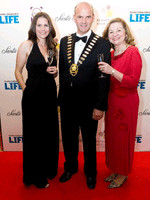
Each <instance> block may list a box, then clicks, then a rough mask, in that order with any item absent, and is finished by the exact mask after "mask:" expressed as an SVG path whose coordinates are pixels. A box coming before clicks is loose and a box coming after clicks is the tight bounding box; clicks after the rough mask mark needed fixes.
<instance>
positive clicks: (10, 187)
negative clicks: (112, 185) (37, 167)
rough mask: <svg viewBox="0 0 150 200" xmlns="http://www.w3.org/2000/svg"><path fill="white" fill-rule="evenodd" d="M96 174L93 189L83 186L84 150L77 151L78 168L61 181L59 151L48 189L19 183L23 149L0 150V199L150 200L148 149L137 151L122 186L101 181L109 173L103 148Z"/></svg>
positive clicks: (61, 171)
mask: <svg viewBox="0 0 150 200" xmlns="http://www.w3.org/2000/svg"><path fill="white" fill-rule="evenodd" d="M97 160H98V163H97V164H98V175H97V185H96V188H95V189H94V190H90V189H88V188H87V186H86V179H85V175H84V173H83V153H82V152H81V153H80V154H79V172H78V173H77V174H75V175H74V176H73V177H72V179H71V180H70V181H68V182H67V183H60V182H59V177H60V175H61V174H62V173H63V161H64V157H63V153H62V152H61V153H60V161H59V171H58V176H57V177H56V178H55V179H53V180H51V181H49V183H50V187H49V188H48V189H37V188H35V187H34V186H31V187H30V188H28V189H27V188H25V187H24V185H23V183H22V152H0V200H41V199H42V200H49V199H50V200H81V199H82V200H98V199H102V200H137V199H142V200H150V152H136V153H135V159H134V168H133V171H132V174H131V175H130V176H129V178H128V180H127V181H126V182H125V184H124V186H123V187H121V188H117V189H108V188H107V186H108V184H109V183H106V182H104V181H103V179H104V178H105V177H107V176H108V175H109V174H110V171H109V170H108V169H107V167H106V166H105V155H104V153H103V152H100V153H98V154H97Z"/></svg>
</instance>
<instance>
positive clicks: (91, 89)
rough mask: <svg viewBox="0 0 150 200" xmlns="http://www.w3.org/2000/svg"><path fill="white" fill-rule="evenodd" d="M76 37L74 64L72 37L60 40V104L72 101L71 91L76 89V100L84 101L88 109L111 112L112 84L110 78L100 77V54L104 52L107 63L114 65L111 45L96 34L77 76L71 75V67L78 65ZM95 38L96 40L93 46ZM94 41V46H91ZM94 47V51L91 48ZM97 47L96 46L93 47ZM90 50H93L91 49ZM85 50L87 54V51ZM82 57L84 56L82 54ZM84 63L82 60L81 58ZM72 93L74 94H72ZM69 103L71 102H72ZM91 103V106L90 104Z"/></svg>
mask: <svg viewBox="0 0 150 200" xmlns="http://www.w3.org/2000/svg"><path fill="white" fill-rule="evenodd" d="M75 36H76V34H75V33H74V34H72V35H71V37H72V46H71V53H72V58H71V62H70V63H69V62H68V57H69V56H68V53H67V51H68V36H65V37H63V38H62V39H61V41H60V52H59V84H60V87H59V97H58V101H59V104H60V105H61V104H63V103H65V102H66V101H67V100H68V99H69V98H70V94H71V93H70V91H71V90H73V93H72V94H74V97H73V98H75V99H76V100H78V99H80V101H77V102H79V103H80V102H82V103H83V104H84V103H85V104H86V106H92V108H93V109H94V108H96V109H98V110H103V111H105V110H107V98H108V91H109V84H110V76H109V75H106V78H99V73H100V72H99V70H98V65H97V62H98V61H97V54H98V53H104V59H105V62H107V63H109V64H110V62H111V57H110V43H109V42H108V41H106V40H104V39H103V38H102V37H100V36H97V35H96V34H95V33H94V32H92V33H91V36H90V38H89V40H88V41H87V44H86V46H85V48H84V50H87V51H88V53H87V51H86V53H87V54H86V55H87V57H86V58H85V60H84V61H83V63H82V64H80V66H79V68H78V73H77V75H76V76H72V75H71V74H70V66H71V64H73V63H74V44H75ZM93 38H96V39H95V41H96V42H94V43H93ZM91 42H92V45H91ZM89 44H90V46H92V49H90V48H89ZM93 44H94V45H93ZM89 49H90V50H89ZM84 50H83V52H84ZM81 55H82V54H81ZM79 60H80V58H79ZM72 94H71V95H72ZM68 102H69V100H68ZM88 103H89V104H88Z"/></svg>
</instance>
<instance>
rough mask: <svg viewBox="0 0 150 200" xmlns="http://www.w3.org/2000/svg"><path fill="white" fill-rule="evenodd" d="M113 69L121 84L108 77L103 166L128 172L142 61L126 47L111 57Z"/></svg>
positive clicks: (130, 163) (125, 173) (133, 48)
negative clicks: (121, 77) (109, 82)
mask: <svg viewBox="0 0 150 200" xmlns="http://www.w3.org/2000/svg"><path fill="white" fill-rule="evenodd" d="M111 59H112V67H113V68H115V69H116V70H118V71H119V72H121V73H123V79H122V82H119V81H118V80H117V79H115V78H114V77H112V76H111V84H110V92H109V98H108V111H107V112H106V121H105V142H106V149H105V152H106V165H107V166H108V168H109V169H111V170H112V171H113V172H115V173H118V174H122V175H128V173H130V172H131V168H132V163H133V154H134V146H135V136H136V126H137V118H138V106H139V96H138V93H137V85H138V82H139V78H140V74H141V68H142V61H141V57H140V54H139V51H138V49H137V47H135V46H129V47H128V48H127V49H126V51H124V52H123V53H122V54H120V55H118V56H114V51H112V54H111Z"/></svg>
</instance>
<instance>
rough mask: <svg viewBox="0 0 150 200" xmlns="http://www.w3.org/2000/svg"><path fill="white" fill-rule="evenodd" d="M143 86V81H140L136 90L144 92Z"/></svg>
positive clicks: (144, 82)
mask: <svg viewBox="0 0 150 200" xmlns="http://www.w3.org/2000/svg"><path fill="white" fill-rule="evenodd" d="M145 84H146V81H145V80H140V81H139V83H138V86H137V88H138V89H140V90H145Z"/></svg>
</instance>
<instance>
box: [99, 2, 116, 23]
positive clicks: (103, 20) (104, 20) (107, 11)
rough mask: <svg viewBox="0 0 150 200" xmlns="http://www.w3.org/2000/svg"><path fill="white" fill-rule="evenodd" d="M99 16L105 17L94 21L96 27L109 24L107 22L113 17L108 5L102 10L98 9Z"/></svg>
mask: <svg viewBox="0 0 150 200" xmlns="http://www.w3.org/2000/svg"><path fill="white" fill-rule="evenodd" d="M100 14H102V16H103V15H104V16H105V17H100V18H97V19H95V23H96V24H97V25H103V26H106V24H107V23H108V22H109V20H110V19H111V18H112V16H113V11H112V9H111V6H110V5H108V6H106V7H104V8H101V9H100Z"/></svg>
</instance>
